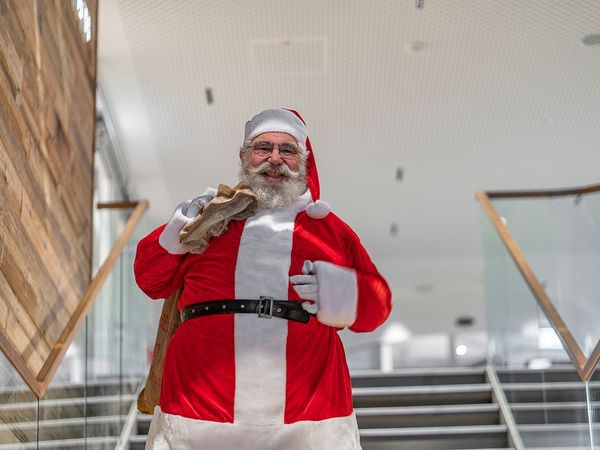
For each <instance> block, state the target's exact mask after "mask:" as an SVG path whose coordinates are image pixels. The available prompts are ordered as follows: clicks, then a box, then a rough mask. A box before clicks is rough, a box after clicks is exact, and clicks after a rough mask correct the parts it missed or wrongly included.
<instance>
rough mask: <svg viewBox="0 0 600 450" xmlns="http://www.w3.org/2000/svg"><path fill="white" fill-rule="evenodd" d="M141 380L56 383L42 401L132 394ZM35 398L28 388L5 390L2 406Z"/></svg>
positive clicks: (2, 393)
mask: <svg viewBox="0 0 600 450" xmlns="http://www.w3.org/2000/svg"><path fill="white" fill-rule="evenodd" d="M140 382H141V380H140V379H139V378H125V379H123V380H121V381H119V379H118V378H117V379H108V380H94V381H88V382H87V383H86V384H84V383H56V384H53V385H52V386H50V387H49V388H48V390H47V391H46V393H45V394H44V398H43V399H42V401H47V400H53V399H59V398H74V397H83V396H84V392H87V396H88V397H99V396H101V395H117V394H119V393H121V394H132V393H134V392H135V391H136V389H137V387H138V386H139V383H140ZM35 400H36V398H35V396H34V395H33V394H32V393H31V390H30V389H29V388H26V387H18V388H13V389H4V390H2V391H1V392H0V404H6V403H26V402H31V401H35Z"/></svg>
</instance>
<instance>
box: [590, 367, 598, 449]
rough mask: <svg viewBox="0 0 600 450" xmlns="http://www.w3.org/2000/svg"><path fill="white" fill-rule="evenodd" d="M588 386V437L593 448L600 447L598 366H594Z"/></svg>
mask: <svg viewBox="0 0 600 450" xmlns="http://www.w3.org/2000/svg"><path fill="white" fill-rule="evenodd" d="M587 388H588V398H589V401H588V414H589V416H590V438H591V440H592V443H593V448H594V449H598V448H600V368H596V370H595V371H594V374H593V375H592V378H591V381H590V382H588V384H587Z"/></svg>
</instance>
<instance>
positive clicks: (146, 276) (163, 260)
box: [133, 225, 186, 299]
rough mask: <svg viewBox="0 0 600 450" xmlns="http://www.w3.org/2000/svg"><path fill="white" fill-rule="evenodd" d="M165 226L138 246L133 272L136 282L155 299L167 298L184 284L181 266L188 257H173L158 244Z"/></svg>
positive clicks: (141, 241)
mask: <svg viewBox="0 0 600 450" xmlns="http://www.w3.org/2000/svg"><path fill="white" fill-rule="evenodd" d="M164 228H165V225H162V226H160V227H158V228H157V229H156V230H154V231H153V232H152V233H150V234H149V235H148V236H146V237H145V238H143V239H142V240H140V242H139V243H138V245H137V252H136V254H135V261H134V263H133V272H134V274H135V281H136V282H137V284H138V286H139V287H140V289H141V290H142V291H144V293H145V294H146V295H147V296H148V297H150V298H153V299H159V298H167V297H168V296H169V295H171V294H172V293H173V292H175V290H177V288H179V287H180V286H181V285H182V283H183V273H182V270H181V264H182V262H183V260H184V259H185V257H186V255H173V254H171V253H169V252H167V251H166V250H165V249H164V248H162V246H161V245H160V244H159V243H158V238H159V236H160V234H161V233H162V231H163V229H164Z"/></svg>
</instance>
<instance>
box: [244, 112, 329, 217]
mask: <svg viewBox="0 0 600 450" xmlns="http://www.w3.org/2000/svg"><path fill="white" fill-rule="evenodd" d="M268 132H279V133H287V134H289V135H290V136H293V137H294V139H296V141H297V142H298V143H299V144H302V145H303V146H305V147H306V149H307V150H308V159H307V161H306V184H307V185H308V189H310V193H311V196H312V200H313V203H311V204H310V205H309V206H308V208H306V213H307V214H308V215H309V216H310V217H312V218H313V219H322V218H323V217H325V216H327V214H329V212H330V211H331V207H330V206H329V204H328V203H327V202H325V201H323V200H320V199H319V197H320V194H321V192H320V187H319V173H318V172H317V165H316V163H315V155H314V152H313V150H312V146H311V145H310V139H309V138H308V134H307V132H306V124H305V122H304V120H303V119H302V117H300V114H298V113H297V112H296V111H294V110H293V109H283V108H278V109H267V110H265V111H262V112H260V113H258V114H257V115H255V116H254V117H253V118H252V119H250V120H249V121H248V122H246V130H245V133H244V145H248V144H250V142H251V141H252V139H254V138H255V137H256V136H258V135H260V134H262V133H268Z"/></svg>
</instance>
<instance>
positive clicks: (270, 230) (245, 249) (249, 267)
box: [223, 191, 310, 449]
mask: <svg viewBox="0 0 600 450" xmlns="http://www.w3.org/2000/svg"><path fill="white" fill-rule="evenodd" d="M309 201H310V192H308V191H307V192H305V193H304V194H303V195H302V196H301V197H300V198H299V199H298V200H297V201H295V202H294V203H293V204H292V205H290V206H289V207H287V208H282V209H263V210H259V211H258V212H257V213H256V214H255V215H254V216H252V217H250V218H248V219H247V220H246V223H245V224H244V231H243V233H242V237H241V239H240V246H239V249H238V254H237V262H236V268H235V296H236V298H251V299H258V298H260V296H269V297H273V298H275V299H282V298H283V299H285V298H287V296H288V286H289V284H288V273H289V267H290V261H291V254H292V241H293V235H294V223H295V219H296V215H297V214H298V212H299V211H301V210H303V209H304V208H306V205H307V204H308V202H309ZM234 326H235V328H234V336H235V402H234V413H233V416H234V422H235V423H236V424H239V425H262V426H277V425H281V424H283V422H284V414H285V397H286V343H287V332H288V321H287V320H283V319H277V318H274V319H266V318H261V317H258V316H257V315H255V314H235V316H234ZM223 448H226V447H223ZM227 448H232V449H233V448H235V447H233V446H232V447H227ZM242 448H246V447H243V446H242ZM282 448H285V447H282Z"/></svg>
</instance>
